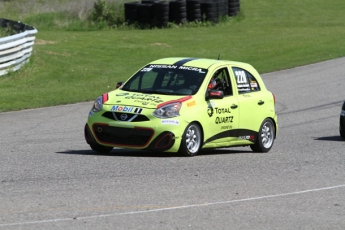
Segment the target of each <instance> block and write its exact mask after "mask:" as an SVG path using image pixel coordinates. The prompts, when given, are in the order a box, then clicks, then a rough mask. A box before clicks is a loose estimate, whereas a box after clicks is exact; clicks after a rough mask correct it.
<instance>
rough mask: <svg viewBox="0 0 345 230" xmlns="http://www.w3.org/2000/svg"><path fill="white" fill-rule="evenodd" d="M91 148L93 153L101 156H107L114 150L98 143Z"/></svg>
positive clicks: (91, 145)
mask: <svg viewBox="0 0 345 230" xmlns="http://www.w3.org/2000/svg"><path fill="white" fill-rule="evenodd" d="M90 147H91V149H92V150H93V151H95V152H97V153H100V154H107V153H109V152H110V151H111V150H113V147H108V146H103V145H100V144H97V143H92V144H90Z"/></svg>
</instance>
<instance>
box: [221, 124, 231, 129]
mask: <svg viewBox="0 0 345 230" xmlns="http://www.w3.org/2000/svg"><path fill="white" fill-rule="evenodd" d="M220 129H232V125H223V126H222V127H220Z"/></svg>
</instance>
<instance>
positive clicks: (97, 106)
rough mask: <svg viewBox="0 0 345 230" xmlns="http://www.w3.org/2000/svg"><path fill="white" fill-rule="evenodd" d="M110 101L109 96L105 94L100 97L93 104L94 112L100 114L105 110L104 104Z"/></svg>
mask: <svg viewBox="0 0 345 230" xmlns="http://www.w3.org/2000/svg"><path fill="white" fill-rule="evenodd" d="M106 101H108V94H107V93H105V94H103V95H102V96H100V97H98V98H97V99H96V101H95V102H94V103H93V107H92V111H94V112H99V111H101V110H102V109H103V104H104V103H105V102H106Z"/></svg>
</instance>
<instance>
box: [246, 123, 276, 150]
mask: <svg viewBox="0 0 345 230" xmlns="http://www.w3.org/2000/svg"><path fill="white" fill-rule="evenodd" d="M274 136H275V128H274V124H273V122H272V120H271V119H268V118H267V119H265V120H264V121H263V122H262V124H261V127H260V130H259V134H258V138H257V140H256V142H255V144H253V145H251V146H250V148H251V149H252V150H253V151H254V152H260V153H266V152H268V151H270V149H271V148H272V146H273V142H274Z"/></svg>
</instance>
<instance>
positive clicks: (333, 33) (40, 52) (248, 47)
mask: <svg viewBox="0 0 345 230" xmlns="http://www.w3.org/2000/svg"><path fill="white" fill-rule="evenodd" d="M18 1H20V0H18ZM23 1H24V0H23ZM56 1H59V0H56ZM60 1H62V0H60ZM13 2H15V1H13ZM37 2H44V1H38V0H37ZM51 2H54V1H51ZM67 2H68V4H72V2H73V1H65V4H67ZM85 2H88V4H89V5H90V4H91V3H90V2H89V1H85ZM51 4H52V3H51ZM85 4H86V3H85ZM91 5H92V4H91ZM342 6H343V0H334V1H332V2H326V1H323V0H304V1H298V0H289V1H283V2H281V1H270V0H262V1H260V2H253V1H249V0H242V1H241V16H240V17H238V18H232V19H230V20H227V21H226V22H223V23H219V24H215V25H212V24H194V25H193V24H187V25H184V26H171V27H170V28H167V29H148V30H139V29H133V28H128V27H126V26H121V27H116V28H107V27H103V26H102V27H99V26H97V25H96V24H94V25H91V24H90V25H88V26H87V27H84V26H85V21H83V20H82V12H86V11H87V10H86V8H87V7H86V6H85V10H84V11H78V10H76V9H75V8H73V10H74V11H75V12H78V15H81V16H80V18H79V19H78V18H76V17H75V16H73V17H72V16H71V17H70V18H64V17H63V16H62V15H66V12H67V11H65V10H61V11H60V12H55V11H53V10H51V9H52V8H49V7H48V6H46V7H47V8H49V12H44V11H42V12H41V11H40V12H34V13H23V14H20V15H21V16H19V14H18V11H19V9H14V10H13V11H14V13H13V12H12V14H11V13H8V12H7V13H6V12H5V13H3V15H4V16H2V17H4V18H9V19H11V20H16V18H13V17H14V16H17V17H21V21H23V22H25V23H27V24H29V25H32V26H34V27H35V28H36V29H37V30H38V33H37V36H36V41H35V45H34V50H33V54H32V56H31V58H30V62H29V63H28V64H26V65H25V66H24V67H22V69H20V70H19V71H17V72H13V73H9V74H7V75H5V76H0V112H4V111H13V110H21V109H27V108H38V107H44V106H53V105H60V104H69V103H75V102H81V101H90V100H94V99H95V98H96V97H97V96H99V95H100V94H102V93H103V92H106V91H109V90H112V89H114V88H115V86H116V82H118V81H120V80H126V79H127V78H128V77H130V76H131V75H132V74H133V73H134V72H135V71H136V70H138V69H139V68H140V67H142V66H143V65H145V64H146V63H147V62H150V61H152V60H154V59H157V58H163V57H170V56H180V57H206V58H217V57H218V55H220V57H221V59H228V60H236V61H243V62H248V63H250V64H252V65H253V66H254V67H256V68H257V69H258V71H259V72H260V73H267V72H271V71H276V70H281V69H287V68H292V67H296V66H300V65H305V64H309V63H315V62H319V61H324V60H329V59H334V58H338V57H342V56H344V55H345V50H344V49H342V47H343V38H344V37H345V30H344V27H345V14H343V7H342ZM61 7H62V6H61ZM83 7H84V6H83ZM1 9H5V8H1ZM6 14H7V15H6ZM270 90H271V91H273V92H274V89H270Z"/></svg>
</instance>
